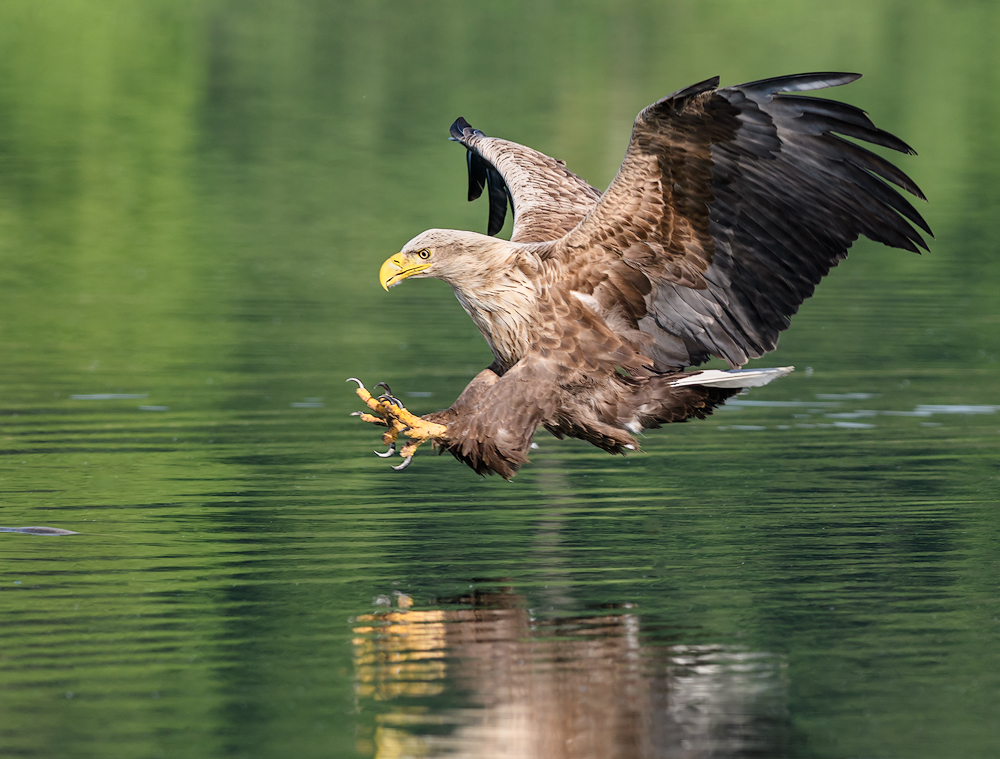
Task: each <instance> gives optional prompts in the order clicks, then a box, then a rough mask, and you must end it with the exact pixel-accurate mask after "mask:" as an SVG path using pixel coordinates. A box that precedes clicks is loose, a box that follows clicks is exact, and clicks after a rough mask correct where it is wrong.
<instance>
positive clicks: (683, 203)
mask: <svg viewBox="0 0 1000 759" xmlns="http://www.w3.org/2000/svg"><path fill="white" fill-rule="evenodd" d="M857 78H858V75H857V74H832V73H824V74H802V75H798V76H787V77H780V78H777V79H767V80H763V81H759V82H751V83H749V84H743V85H739V86H735V87H724V88H721V89H717V87H716V85H717V84H718V78H713V79H709V80H707V81H705V82H702V83H700V84H696V85H694V86H692V87H688V88H687V89H684V90H681V91H679V92H676V93H674V94H673V95H670V96H668V97H666V98H664V99H663V100H660V101H658V102H656V103H654V104H653V105H651V106H649V107H648V108H646V109H645V110H643V111H642V112H641V113H640V114H639V116H638V117H637V118H636V121H635V125H634V127H633V129H632V138H631V141H630V142H629V146H628V151H627V152H626V154H625V160H624V161H623V163H622V165H621V168H620V169H619V171H618V175H617V176H616V177H615V179H614V181H613V182H612V183H611V186H610V187H609V188H608V189H607V190H606V191H605V192H604V193H603V194H601V193H600V192H598V191H597V190H595V189H594V188H592V187H590V186H589V185H587V184H586V182H584V181H583V180H582V179H580V178H579V177H578V176H576V175H575V174H573V173H571V172H570V171H569V170H568V169H566V167H565V165H564V164H563V163H561V162H560V161H556V160H554V159H552V158H549V157H548V156H546V155H543V154H541V153H538V152H536V151H534V150H532V149H530V148H527V147H524V146H523V145H518V144H516V143H513V142H507V141H505V140H500V139H496V138H493V137H487V136H486V135H484V134H483V133H482V132H479V131H477V130H475V129H473V128H472V127H471V126H469V124H468V123H467V122H466V121H465V120H464V119H461V118H460V119H458V121H456V122H455V124H454V125H453V126H452V128H451V134H452V139H454V140H456V141H458V142H460V143H462V145H464V146H465V147H466V148H467V149H468V164H469V198H470V199H475V198H477V197H479V195H480V194H481V193H482V191H483V189H484V188H488V196H489V202H490V218H489V232H490V234H491V235H494V234H496V233H497V232H498V231H499V230H500V228H501V227H502V226H503V221H504V217H505V215H506V210H507V203H508V201H509V202H510V203H511V205H512V206H513V211H514V214H515V218H514V227H513V234H512V235H511V239H510V241H509V242H508V241H506V240H502V239H496V238H494V237H486V236H484V235H480V234H476V233H473V232H459V231H454V230H443V229H432V230H429V231H427V232H424V233H423V234H421V235H418V236H417V237H415V238H413V239H412V240H410V242H408V243H407V244H406V245H405V246H404V247H403V250H402V252H400V253H398V254H396V255H394V256H392V258H390V259H389V260H388V261H386V262H385V263H384V264H383V265H382V269H381V271H380V272H379V275H380V278H381V281H382V285H383V287H385V288H386V289H388V288H389V287H391V286H393V285H395V284H397V283H399V282H401V281H402V280H404V279H407V278H409V277H437V278H438V279H443V280H444V281H445V282H447V283H448V284H450V285H451V286H452V287H453V288H454V290H455V294H456V295H457V296H458V300H459V301H460V302H461V303H462V305H463V306H464V307H465V310H466V311H467V312H468V313H469V315H470V316H471V317H472V320H473V321H474V322H475V323H476V326H478V327H479V329H480V330H481V331H482V333H483V335H484V337H485V338H486V340H487V342H488V343H489V344H490V348H492V350H493V355H494V361H493V363H492V364H491V365H490V367H489V368H488V369H485V370H483V371H482V372H480V373H479V374H478V375H477V376H476V377H475V379H473V380H472V382H470V383H469V386H468V387H467V388H466V389H465V391H464V392H463V393H462V394H461V395H460V396H459V398H458V400H457V401H456V402H455V404H454V405H453V406H452V407H451V408H449V409H446V410H444V411H439V412H437V413H434V414H428V415H427V416H425V417H417V416H415V415H413V414H410V413H409V412H408V411H407V410H406V409H405V408H403V407H402V405H401V404H400V403H399V402H398V401H396V399H395V398H393V397H392V396H391V395H389V394H388V393H387V394H386V395H383V396H382V397H381V398H378V399H376V398H372V397H371V396H370V395H369V394H368V392H367V391H366V390H365V389H364V388H363V387H359V389H358V394H359V395H360V396H361V397H362V399H363V400H365V402H366V404H367V405H368V407H369V408H370V409H371V410H372V411H373V412H374V414H363V415H362V418H363V419H365V420H366V421H369V422H374V423H377V424H382V425H385V426H387V427H389V430H388V432H387V433H386V434H385V436H384V440H385V442H386V443H387V444H389V445H390V453H391V452H392V451H393V450H394V445H395V440H396V437H397V436H398V435H399V433H400V432H402V433H405V434H406V435H407V436H408V437H409V438H410V442H409V443H407V445H406V446H404V448H403V450H402V451H401V454H402V456H403V457H404V462H403V465H401V466H400V467H399V468H402V466H405V465H406V464H407V463H409V459H410V457H411V456H412V455H413V452H414V451H415V450H416V446H417V445H419V444H420V443H422V442H424V441H425V440H433V441H434V442H435V443H436V444H437V445H439V446H440V447H442V448H444V449H446V450H448V451H449V452H450V453H452V454H453V455H454V456H455V457H456V458H458V459H460V460H462V461H465V462H466V463H467V464H469V466H471V467H472V468H473V469H475V470H476V471H477V472H479V473H486V472H496V473H498V474H500V475H502V476H503V477H510V476H512V475H513V474H514V472H515V471H516V470H517V468H518V466H520V465H521V464H522V463H524V462H525V461H526V460H527V457H526V453H527V451H528V449H529V447H530V444H531V438H532V435H533V434H534V432H535V429H536V428H537V427H538V426H539V425H542V426H544V427H545V428H546V429H547V430H549V431H550V432H552V433H553V434H554V435H556V436H557V437H560V438H561V437H564V436H570V437H576V438H580V439H582V440H587V441H589V442H591V443H593V444H594V445H597V446H599V447H601V448H603V449H604V450H606V451H609V452H610V453H622V452H623V451H625V450H635V449H636V448H637V447H638V446H637V443H636V440H635V438H634V437H633V436H632V433H638V432H639V431H641V430H642V429H644V428H649V427H658V426H659V425H660V424H662V423H665V422H679V421H683V420H685V419H688V418H690V417H699V418H700V417H704V416H705V415H707V414H709V413H711V411H712V409H713V408H714V407H715V406H717V405H719V404H720V403H722V402H723V401H724V400H725V399H726V398H728V397H729V396H731V395H733V394H734V393H735V392H737V391H738V389H739V388H743V387H753V386H756V385H761V384H764V383H766V382H768V381H770V380H771V379H774V378H775V377H777V376H781V375H782V374H784V373H786V372H787V371H790V367H789V368H786V369H764V370H752V371H746V370H744V371H736V372H720V371H706V372H702V373H682V370H683V369H684V368H686V367H691V366H697V365H698V364H701V363H703V362H704V361H706V360H707V359H708V358H709V357H711V356H717V357H719V358H723V359H725V360H726V361H727V362H728V363H729V365H730V366H732V367H740V366H742V365H743V364H745V363H746V362H747V361H748V360H749V359H751V358H758V357H760V356H762V355H764V354H765V353H766V352H768V351H770V350H772V349H774V347H775V346H776V345H777V341H778V333H779V332H780V331H781V330H783V329H785V328H786V327H787V326H788V323H789V317H791V315H792V314H794V313H795V312H796V310H798V307H799V305H800V304H801V303H802V301H804V300H805V299H806V298H807V297H809V296H810V295H811V294H812V292H813V288H814V287H815V286H816V284H817V283H818V282H819V280H820V279H821V278H822V277H823V276H824V275H825V274H826V273H827V272H828V271H829V269H830V267H831V266H834V265H836V264H837V263H838V261H840V260H841V259H842V258H844V257H845V256H846V255H847V249H848V248H849V247H850V245H851V244H852V243H853V242H854V240H856V239H857V238H858V236H859V235H865V236H867V237H870V238H871V239H873V240H877V241H879V242H883V243H885V244H887V245H891V246H893V247H897V248H905V249H907V250H912V251H916V250H917V248H918V246H919V247H923V248H926V245H925V243H924V240H923V239H922V238H921V236H920V234H919V232H917V230H916V229H915V228H914V226H916V227H919V228H920V229H922V230H924V231H926V232H928V233H929V232H930V230H929V228H928V227H927V224H926V223H925V222H924V220H923V219H922V218H921V216H920V214H919V213H917V211H916V210H915V209H914V208H913V206H912V205H910V203H909V202H908V201H907V200H906V199H905V198H903V197H902V196H901V195H900V194H899V193H898V192H897V191H896V190H895V189H893V188H892V187H891V186H890V185H889V184H888V183H887V182H886V181H883V180H887V181H888V182H892V183H893V184H896V185H898V186H900V187H902V188H904V189H906V190H908V191H909V192H911V193H913V194H914V195H916V196H918V197H921V198H923V195H922V194H921V192H920V190H919V189H918V188H917V186H916V185H915V184H914V183H913V181H912V180H911V179H910V178H909V177H907V176H906V175H905V174H904V173H903V172H901V171H900V170H899V169H897V168H896V167H895V166H893V165H892V164H891V163H889V162H888V161H886V160H884V159H883V158H880V157H879V156H877V155H875V154H874V153H871V152H869V151H868V150H865V149H864V148H861V147H860V146H858V145H857V144H856V143H855V142H851V141H848V140H845V139H843V138H842V137H840V136H838V135H844V136H846V137H851V138H854V139H857V140H863V141H865V142H870V143H874V144H876V145H881V146H883V147H887V148H891V149H893V150H898V151H901V152H905V153H912V152H913V151H912V150H911V149H910V148H909V146H907V145H906V144H905V143H904V142H902V141H901V140H899V139H897V138H896V137H894V136H892V135H891V134H888V133H887V132H884V131H882V130H881V129H878V128H877V127H875V126H874V125H873V124H872V122H871V121H870V120H869V119H868V117H867V116H866V115H865V113H864V112H863V111H861V110H859V109H857V108H854V107H853V106H849V105H845V104H843V103H838V102H834V101H830V100H823V99H817V98H813V97H806V96H801V95H788V94H782V93H788V92H798V91H804V90H815V89H822V88H824V87H832V86H836V85H840V84H846V83H848V82H851V81H854V80H855V79H857ZM358 384H359V385H360V382H359V383H358Z"/></svg>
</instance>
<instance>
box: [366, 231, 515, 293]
mask: <svg viewBox="0 0 1000 759" xmlns="http://www.w3.org/2000/svg"><path fill="white" fill-rule="evenodd" d="M498 242H499V243H503V241H502V240H497V239H496V238H493V237H487V236H486V235H480V234H476V233H475V232H460V231H458V230H454V229H428V230H427V231H426V232H422V233H421V234H419V235H417V236H416V237H414V238H413V239H412V240H410V241H409V242H408V243H406V245H404V246H403V249H402V250H401V251H400V252H399V253H397V254H396V255H394V256H390V257H389V258H388V259H386V261H385V263H383V264H382V268H381V269H379V272H378V278H379V282H381V284H382V287H384V288H385V289H386V290H388V289H389V288H390V287H393V286H395V285H398V284H399V283H400V282H402V281H403V280H404V279H409V278H410V277H435V278H437V279H443V280H444V281H445V282H448V283H449V284H451V285H453V286H455V287H458V288H461V287H462V286H463V285H464V284H466V283H468V282H469V281H470V280H475V279H477V278H478V276H481V275H482V274H484V273H486V272H488V271H490V270H491V269H493V270H495V268H496V265H497V264H498V263H499V261H500V260H502V259H503V258H504V257H503V256H502V255H498V254H499V253H500V246H498V245H497V243H498Z"/></svg>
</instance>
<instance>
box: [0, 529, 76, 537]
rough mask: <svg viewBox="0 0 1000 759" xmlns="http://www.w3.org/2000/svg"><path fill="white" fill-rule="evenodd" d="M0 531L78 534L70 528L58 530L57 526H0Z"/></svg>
mask: <svg viewBox="0 0 1000 759" xmlns="http://www.w3.org/2000/svg"><path fill="white" fill-rule="evenodd" d="M0 532H23V533H24V534H25V535H79V534H80V533H78V532H73V531H72V530H60V529H59V528H58V527H0Z"/></svg>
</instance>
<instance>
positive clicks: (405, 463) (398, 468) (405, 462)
mask: <svg viewBox="0 0 1000 759" xmlns="http://www.w3.org/2000/svg"><path fill="white" fill-rule="evenodd" d="M411 461H413V456H407V457H406V458H405V459H403V463H402V464H396V466H394V467H393V469H395V470H396V471H397V472H402V471H403V470H404V469H406V467H408V466H409V465H410V462H411Z"/></svg>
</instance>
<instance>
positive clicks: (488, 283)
mask: <svg viewBox="0 0 1000 759" xmlns="http://www.w3.org/2000/svg"><path fill="white" fill-rule="evenodd" d="M495 242H502V243H503V245H502V246H499V245H498V246H495V247H494V248H493V250H491V251H490V252H489V255H487V256H484V257H483V259H482V260H483V266H480V267H477V268H476V269H475V270H474V271H471V272H466V276H463V278H462V280H461V281H460V282H459V281H450V282H449V284H451V286H452V289H453V290H454V291H455V297H456V298H458V302H459V303H461V304H462V308H464V309H465V311H466V313H467V314H468V315H469V316H470V318H471V319H472V321H473V322H475V324H476V326H477V327H479V331H480V332H482V333H483V337H484V338H486V342H487V343H488V344H489V346H490V350H492V351H493V357H494V359H495V360H496V364H497V365H498V367H499V368H500V369H501V370H502V372H505V371H507V370H508V369H510V368H511V367H512V366H513V365H514V364H516V363H517V362H518V361H519V360H520V358H521V356H523V355H524V354H525V353H526V352H527V351H528V349H529V347H530V345H531V330H532V326H533V325H534V324H535V323H536V319H535V318H534V317H535V312H536V310H537V305H536V304H537V290H536V288H535V284H534V282H533V279H532V277H531V276H530V275H531V274H532V273H533V270H534V269H535V268H536V262H535V261H534V260H533V259H534V257H533V256H532V255H531V254H530V253H528V252H527V251H525V250H522V249H521V248H522V246H519V245H518V244H517V243H510V242H506V241H495Z"/></svg>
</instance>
